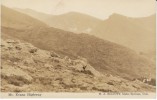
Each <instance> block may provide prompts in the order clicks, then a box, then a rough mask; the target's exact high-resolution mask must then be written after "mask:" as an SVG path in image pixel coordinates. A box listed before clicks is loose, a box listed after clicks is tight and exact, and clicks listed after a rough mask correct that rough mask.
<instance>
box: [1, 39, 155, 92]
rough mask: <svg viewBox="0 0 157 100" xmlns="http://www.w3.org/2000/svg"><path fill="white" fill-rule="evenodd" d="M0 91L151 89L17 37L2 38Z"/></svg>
mask: <svg viewBox="0 0 157 100" xmlns="http://www.w3.org/2000/svg"><path fill="white" fill-rule="evenodd" d="M1 51H2V54H1V55H2V66H1V72H2V73H1V75H2V80H1V81H2V87H1V90H2V92H116V91H120V92H126V91H127V92H130V91H132V92H146V91H147V92H155V87H154V86H150V85H147V84H145V83H142V82H140V81H138V80H135V81H128V80H125V79H122V78H120V77H114V76H112V75H107V74H106V75H102V74H101V73H99V72H98V71H96V70H95V69H94V68H93V67H92V66H91V65H90V64H89V63H87V60H86V59H84V58H82V57H79V58H78V59H74V60H72V59H70V58H69V57H67V56H66V57H60V56H59V55H58V54H56V53H55V52H53V51H50V52H49V51H45V50H41V49H39V48H36V47H34V46H33V45H31V44H29V43H26V42H20V41H19V40H11V39H5V40H3V39H2V43H1Z"/></svg>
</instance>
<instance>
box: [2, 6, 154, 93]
mask: <svg viewBox="0 0 157 100" xmlns="http://www.w3.org/2000/svg"><path fill="white" fill-rule="evenodd" d="M1 10H2V15H1V19H2V23H1V29H2V39H3V40H2V43H4V44H2V45H1V46H2V47H1V48H2V79H3V83H2V86H3V87H2V90H3V91H10V90H12V91H22V92H23V91H46V92H47V91H59V92H63V91H64V92H66V91H67V92H69V91H76V92H80V91H103V92H109V91H110V92H113V91H150V92H154V91H155V86H154V85H155V83H154V82H155V81H154V80H155V79H156V71H155V69H156V68H155V62H154V61H152V60H151V59H149V58H148V57H147V56H146V55H144V54H143V55H142V54H139V53H137V52H136V51H135V50H133V49H130V48H128V47H127V46H125V45H124V46H123V45H120V44H118V43H117V42H113V41H112V42H111V41H108V40H107V39H106V40H104V39H102V38H98V37H96V36H95V35H93V34H94V33H92V32H94V31H93V30H91V31H89V32H87V33H82V32H81V33H80V34H76V33H77V32H76V33H74V31H73V32H70V31H69V30H68V31H67V30H64V29H58V27H52V26H50V24H48V23H46V22H45V21H43V20H40V18H35V17H32V16H30V15H27V14H25V13H21V12H20V11H16V10H13V9H10V8H8V7H5V6H1ZM38 14H39V15H40V13H38ZM38 14H37V15H38ZM12 15H14V16H12ZM45 16H49V18H50V19H51V18H52V17H51V16H50V15H43V16H40V17H43V18H45ZM65 16H67V17H65ZM69 16H75V17H74V18H76V19H80V20H78V22H80V23H77V22H76V23H75V22H74V21H75V20H76V19H74V20H72V19H71V20H70V19H69V20H65V19H64V17H65V18H69ZM77 16H78V17H77ZM79 16H82V14H79V15H77V14H76V13H68V15H64V16H61V17H60V16H55V17H54V18H56V19H57V17H58V18H60V20H61V19H62V20H61V21H63V22H64V21H66V22H65V24H69V25H70V23H71V26H75V25H78V26H79V25H80V26H81V25H82V26H81V27H79V29H80V30H81V31H82V30H84V29H87V28H91V29H94V28H96V27H98V25H100V26H103V25H104V26H105V25H106V24H102V22H101V20H98V19H96V18H88V17H89V16H86V17H87V18H85V19H84V18H83V19H81V17H79ZM116 16H117V15H116ZM113 17H114V16H113ZM50 19H49V21H50V22H51V20H50ZM52 19H53V18H52ZM87 19H88V20H87ZM109 19H110V18H109ZM111 19H112V18H111ZM82 20H84V21H86V20H87V21H88V22H90V24H89V23H87V24H85V26H83V25H84V24H82V23H81V21H82ZM91 20H92V21H93V22H92V21H91ZM119 20H120V19H119ZM124 20H127V19H125V18H124ZM140 20H141V19H140ZM55 21H56V22H54V24H55V23H58V24H60V25H62V24H63V23H62V24H61V23H59V22H57V20H55ZM70 21H72V22H70ZM117 21H118V20H117ZM127 21H128V20H127ZM129 21H130V20H129ZM142 21H143V20H141V22H142ZM68 22H69V23H68ZM103 22H104V21H103ZM111 22H112V21H111ZM111 22H110V21H109V22H108V21H107V23H108V24H107V25H106V26H105V27H108V25H109V26H110V25H111V26H112V23H111ZM114 22H116V21H114ZM135 22H136V21H135ZM51 23H53V22H51ZM72 23H75V24H72ZM94 23H95V24H94ZM105 23H106V22H105ZM130 23H131V24H129V25H131V26H132V27H133V26H134V25H136V24H139V23H136V24H132V23H134V21H130ZM143 23H145V24H143V25H144V26H145V27H146V26H147V25H148V23H149V24H150V23H151V22H150V21H149V19H148V21H147V22H143ZM101 24H102V25H101ZM122 24H123V22H122ZM122 24H121V25H122ZM140 24H141V23H140ZM115 25H116V24H115ZM126 25H127V24H126ZM66 26H67V28H66V29H68V27H71V26H68V25H66ZM137 26H138V25H137ZM152 26H153V25H152ZM62 27H65V26H62ZM117 27H118V28H117V29H120V25H118V22H117ZM132 27H130V28H131V29H130V30H129V29H126V30H129V31H132V30H133V29H135V28H133V29H132ZM115 28H116V26H115V27H114V26H113V30H116V29H115ZM126 28H127V27H126ZM96 29H99V28H96ZM137 29H139V28H137ZM142 29H144V30H147V31H144V32H145V33H141V32H143V31H139V32H140V33H139V34H146V33H147V32H148V31H149V32H152V34H153V32H154V31H153V29H151V27H147V28H146V29H145V28H141V29H139V30H142ZM97 32H98V31H97ZM113 32H115V33H117V34H120V32H119V33H118V32H117V31H113ZM89 33H92V35H90V34H89ZM105 33H106V34H107V33H108V32H105ZM126 33H127V32H126ZM137 33H138V32H137ZM95 34H97V33H96V32H95ZM100 34H101V32H100ZM122 34H123V33H122ZM129 34H131V33H129ZM135 34H136V33H135ZM136 35H137V34H136ZM118 36H119V37H120V36H121V35H118ZM118 36H116V37H118ZM140 36H141V35H140ZM129 37H130V36H129ZM131 38H132V37H131ZM136 38H137V37H136ZM141 38H142V37H141ZM8 39H9V40H8ZM148 39H149V37H148ZM17 40H20V41H18V42H17ZM28 43H31V44H28ZM136 43H137V44H138V42H137V41H136ZM140 43H141V42H140ZM140 43H139V44H140ZM32 45H34V46H32ZM141 48H142V47H141ZM148 48H149V47H148ZM38 51H39V52H38ZM51 52H53V55H51ZM80 59H81V60H80ZM9 69H10V70H9ZM11 70H14V71H15V72H11ZM16 71H17V72H19V73H16ZM41 72H44V73H42V75H40V76H39V73H41ZM52 72H53V73H52ZM10 73H11V74H10ZM20 73H22V74H20ZM12 75H13V76H12ZM24 76H26V77H24ZM41 76H42V77H41ZM62 76H63V77H62ZM69 76H70V77H69ZM13 77H14V78H15V80H12V78H13ZM67 77H68V78H67ZM95 77H96V78H95ZM141 79H142V80H141ZM143 79H144V80H145V79H150V81H149V82H146V81H143ZM42 80H44V81H42ZM73 80H75V82H73ZM76 81H77V82H76ZM110 81H112V82H110ZM152 81H153V83H152ZM66 82H67V83H66ZM123 83H124V87H123V86H122V85H123ZM24 84H26V85H24ZM69 84H70V85H69ZM94 84H95V85H94ZM131 84H132V85H131ZM45 85H46V87H45ZM50 85H51V86H52V87H51V88H50ZM84 85H85V86H84ZM93 85H94V87H93ZM134 85H135V87H134ZM152 85H153V86H152ZM34 86H37V87H40V88H32V87H34ZM82 86H83V87H82ZM27 89H28V90H27ZM29 89H30V90H29Z"/></svg>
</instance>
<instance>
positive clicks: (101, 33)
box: [16, 8, 156, 54]
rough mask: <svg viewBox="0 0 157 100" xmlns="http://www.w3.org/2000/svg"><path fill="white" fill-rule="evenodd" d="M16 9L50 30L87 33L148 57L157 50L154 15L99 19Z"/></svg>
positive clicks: (79, 14)
mask: <svg viewBox="0 0 157 100" xmlns="http://www.w3.org/2000/svg"><path fill="white" fill-rule="evenodd" d="M16 10H17V11H19V12H22V13H25V14H27V15H29V16H32V17H34V18H37V19H38V20H41V21H43V22H45V23H46V24H48V25H49V26H51V27H55V28H59V29H62V30H66V31H71V32H74V33H88V34H91V35H94V36H97V37H99V38H102V39H105V40H109V41H111V42H115V43H118V44H121V45H124V46H126V47H129V48H131V49H133V50H136V51H137V52H144V53H148V54H149V53H150V52H154V51H155V37H156V35H155V34H156V31H155V28H156V24H155V23H156V21H155V19H156V18H155V14H154V15H151V16H149V17H143V18H130V17H127V16H123V15H120V14H113V15H111V16H110V17H109V18H108V19H106V20H100V19H97V18H94V17H92V16H89V15H85V14H81V13H76V12H70V13H66V14H62V15H48V14H43V13H40V12H36V11H33V10H31V9H18V8H16Z"/></svg>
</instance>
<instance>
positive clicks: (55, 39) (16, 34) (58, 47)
mask: <svg viewBox="0 0 157 100" xmlns="http://www.w3.org/2000/svg"><path fill="white" fill-rule="evenodd" d="M8 13H9V14H15V13H16V18H18V21H16V18H15V17H14V16H8ZM5 16H7V18H5ZM25 18H26V19H25ZM27 18H28V19H27ZM24 19H25V20H24ZM2 21H3V22H2V36H7V37H13V38H18V39H20V40H24V41H27V42H29V43H32V44H33V45H35V46H36V47H38V48H40V49H44V50H48V51H50V50H53V51H55V52H57V53H59V54H60V55H61V56H65V55H67V56H69V57H71V58H73V59H76V58H77V56H82V57H84V58H86V59H87V60H88V62H89V63H90V64H91V65H92V66H93V67H94V68H95V69H96V70H97V71H99V72H101V73H103V74H106V73H108V74H113V75H115V76H121V77H125V78H127V79H133V78H140V77H147V78H150V77H151V78H155V76H156V74H155V73H156V72H155V63H154V62H152V61H151V60H150V59H148V58H146V57H145V56H143V55H139V54H137V53H136V52H135V51H133V50H131V49H128V48H126V47H123V46H121V45H118V44H115V43H112V42H109V41H106V40H102V39H99V38H97V37H94V36H91V35H88V34H75V33H72V32H67V31H63V30H59V29H56V28H50V27H47V26H45V25H44V24H43V23H41V22H36V21H38V20H35V22H36V23H38V25H36V24H29V22H30V21H31V22H30V23H35V22H34V19H33V18H31V17H29V16H28V15H24V14H21V13H19V12H17V11H14V10H11V9H10V8H6V7H4V8H2ZM26 22H27V23H26ZM6 23H10V24H6ZM20 23H23V24H22V26H29V27H32V28H27V27H23V28H24V29H23V28H20V27H21V26H20V25H21V24H20ZM40 24H41V25H40ZM18 25H19V27H18ZM39 26H40V27H39ZM19 28H20V29H19Z"/></svg>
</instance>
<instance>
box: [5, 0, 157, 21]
mask: <svg viewBox="0 0 157 100" xmlns="http://www.w3.org/2000/svg"><path fill="white" fill-rule="evenodd" d="M2 4H3V5H5V6H8V7H16V8H30V9H33V10H36V11H39V12H44V13H48V14H54V15H55V14H62V13H67V12H71V11H74V12H81V13H86V14H89V15H92V16H94V17H97V18H101V19H105V18H107V17H108V16H110V15H111V14H112V13H119V14H123V15H126V16H129V17H145V16H149V15H152V14H154V13H155V12H156V11H155V9H156V8H155V6H156V0H2Z"/></svg>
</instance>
